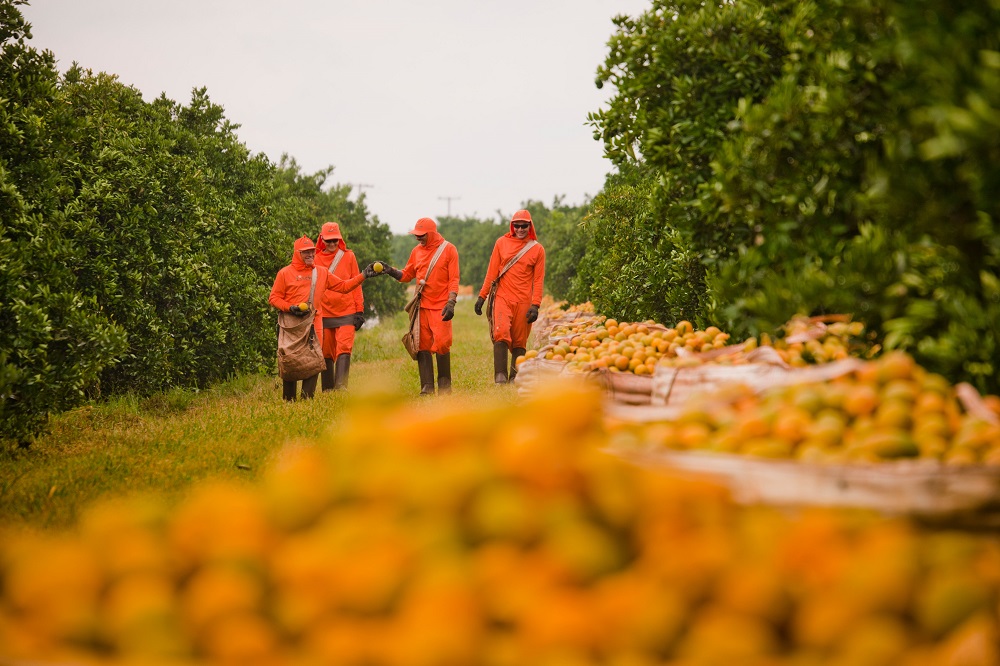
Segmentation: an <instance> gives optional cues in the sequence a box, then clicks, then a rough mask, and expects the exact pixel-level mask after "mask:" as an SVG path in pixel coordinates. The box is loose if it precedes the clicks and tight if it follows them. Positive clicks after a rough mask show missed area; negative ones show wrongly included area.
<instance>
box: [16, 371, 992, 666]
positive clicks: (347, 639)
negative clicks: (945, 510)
mask: <svg viewBox="0 0 1000 666" xmlns="http://www.w3.org/2000/svg"><path fill="white" fill-rule="evenodd" d="M808 406H809V405H806V406H804V408H805V407H808ZM555 413H558V414H559V415H560V418H552V414H555ZM351 415H352V419H351V422H350V423H348V424H346V425H345V426H344V427H342V428H341V429H340V430H339V431H337V432H336V433H335V434H331V435H330V437H329V440H328V441H326V442H322V443H315V442H298V443H297V445H294V446H290V447H289V448H287V449H286V450H285V451H284V452H283V453H282V454H281V455H280V456H279V457H278V458H277V459H276V461H275V464H274V466H273V467H272V468H271V469H270V470H269V471H268V472H267V474H266V475H265V476H264V478H263V479H262V482H261V483H260V485H255V486H248V485H224V484H218V483H213V484H209V485H203V486H200V487H198V488H197V490H196V491H195V492H193V493H192V494H191V495H190V497H188V498H187V499H186V500H185V501H183V502H182V503H181V504H180V505H178V506H175V507H172V508H167V507H164V506H163V505H161V504H157V503H156V502H152V503H150V502H136V501H132V502H129V503H123V504H107V505H103V506H99V507H95V508H92V509H90V510H88V511H87V512H85V515H84V516H83V519H82V521H81V524H80V527H79V530H78V531H76V532H73V533H66V534H41V535H39V534H23V533H8V534H5V535H4V538H3V539H0V657H6V658H11V659H15V660H17V659H20V660H52V661H56V660H62V661H70V662H73V663H81V664H83V663H117V664H125V663H130V664H153V663H169V664H234V665H235V664H240V665H256V664H260V665H264V664H268V665H270V664H275V665H282V666H285V665H287V666H298V665H302V666H306V665H311V664H338V665H341V666H351V665H355V666H361V665H370V666H383V665H384V666H432V665H435V666H436V665H480V664H481V665H483V666H523V665H524V664H533V665H541V666H556V665H566V664H572V665H580V666H585V665H591V664H592V665H594V666H597V665H599V664H616V665H618V664H621V665H626V666H654V665H656V666H663V665H664V664H690V665H694V666H713V665H722V664H751V665H756V666H764V665H765V664H766V665H775V666H796V665H804V664H845V665H846V664H852V665H868V666H879V665H886V666H888V665H890V664H891V665H899V666H932V665H939V664H970V665H971V664H977V665H978V664H982V665H984V666H985V665H996V664H998V663H1000V618H998V609H1000V603H998V602H1000V544H998V542H997V540H996V539H995V538H991V537H988V536H982V535H972V534H962V533H950V532H934V533H929V534H928V533H921V532H919V531H917V529H916V528H914V527H913V526H912V525H911V524H909V523H907V522H905V521H900V520H885V519H881V518H878V517H876V516H873V515H867V514H853V513H852V514H847V513H837V512H830V511H808V512H804V513H801V514H798V515H792V514H789V513H787V512H777V511H771V510H766V509H760V508H758V509H745V508H739V507H736V506H734V505H733V504H731V503H730V502H729V501H728V500H727V497H726V496H725V494H724V493H723V491H721V490H720V489H719V488H717V487H714V486H711V485H706V484H702V483H693V482H690V481H683V480H680V479H675V478H670V477H665V476H661V475H660V474H658V473H654V472H652V471H649V470H643V469H640V468H636V467H633V466H630V465H628V464H626V463H625V462H623V461H621V460H619V459H617V458H615V457H612V456H609V455H607V454H605V453H603V452H602V449H603V448H604V447H605V446H606V445H607V444H608V438H607V435H606V433H605V432H604V430H603V427H602V424H601V421H602V416H601V401H600V397H599V396H598V395H597V394H595V393H592V392H588V391H586V390H585V389H584V388H583V387H577V386H572V387H552V388H551V389H550V390H549V391H547V392H546V394H545V395H539V397H538V398H537V399H536V400H534V401H533V402H529V403H525V404H523V405H519V406H518V409H517V410H516V412H513V413H512V412H511V410H510V408H509V407H505V408H503V409H483V408H472V407H470V406H468V405H463V404H460V403H437V404H435V405H433V406H428V405H426V404H424V403H422V404H421V405H420V408H419V409H418V408H417V407H416V406H414V405H410V406H393V405H391V404H389V403H387V402H379V401H377V400H374V399H372V400H369V401H368V402H367V404H364V405H359V406H356V407H355V408H354V410H353V411H352V413H351Z"/></svg>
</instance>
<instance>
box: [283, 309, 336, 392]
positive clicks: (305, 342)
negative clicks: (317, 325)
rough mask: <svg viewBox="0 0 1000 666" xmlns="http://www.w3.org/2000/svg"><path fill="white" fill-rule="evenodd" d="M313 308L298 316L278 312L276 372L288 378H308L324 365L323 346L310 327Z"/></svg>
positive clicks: (319, 370)
mask: <svg viewBox="0 0 1000 666" xmlns="http://www.w3.org/2000/svg"><path fill="white" fill-rule="evenodd" d="M315 314H316V311H315V310H312V309H310V310H309V314H307V315H305V316H304V317H297V316H295V315H293V314H291V313H289V312H279V313H278V374H279V375H280V376H281V378H282V379H283V380H285V381H287V382H295V381H299V380H301V379H309V378H310V377H312V376H313V375H316V374H318V373H320V372H321V371H323V370H325V369H326V361H325V360H324V359H323V348H322V346H321V345H320V341H319V339H318V337H317V336H316V329H314V328H313V318H314V317H315Z"/></svg>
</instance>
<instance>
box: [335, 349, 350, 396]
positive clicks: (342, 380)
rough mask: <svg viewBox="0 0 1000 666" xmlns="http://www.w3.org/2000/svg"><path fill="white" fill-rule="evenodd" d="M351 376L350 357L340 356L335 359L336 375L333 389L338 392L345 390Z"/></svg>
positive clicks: (348, 355)
mask: <svg viewBox="0 0 1000 666" xmlns="http://www.w3.org/2000/svg"><path fill="white" fill-rule="evenodd" d="M350 375H351V355H350V354H341V355H339V356H338V357H337V373H336V379H335V380H334V384H333V388H335V389H337V390H338V391H346V390H347V379H348V377H350Z"/></svg>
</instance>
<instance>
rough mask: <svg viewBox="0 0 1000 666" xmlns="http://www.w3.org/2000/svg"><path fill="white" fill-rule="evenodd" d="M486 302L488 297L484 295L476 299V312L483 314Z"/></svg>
mask: <svg viewBox="0 0 1000 666" xmlns="http://www.w3.org/2000/svg"><path fill="white" fill-rule="evenodd" d="M485 302H486V299H485V298H483V297H482V296H480V297H479V298H477V299H476V314H477V315H479V316H480V317H481V316H482V315H483V303H485Z"/></svg>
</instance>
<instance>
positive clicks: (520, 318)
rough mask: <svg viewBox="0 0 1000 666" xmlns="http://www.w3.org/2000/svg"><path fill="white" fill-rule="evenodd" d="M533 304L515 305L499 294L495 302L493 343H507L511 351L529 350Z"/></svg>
mask: <svg viewBox="0 0 1000 666" xmlns="http://www.w3.org/2000/svg"><path fill="white" fill-rule="evenodd" d="M530 307H531V303H515V302H512V301H508V300H507V299H505V298H503V297H502V296H500V294H497V295H496V297H495V299H494V300H493V342H500V341H503V342H506V343H507V346H508V347H510V348H511V349H527V348H528V336H529V335H531V324H529V323H528V319H527V316H528V308H530Z"/></svg>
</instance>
